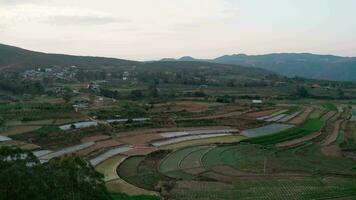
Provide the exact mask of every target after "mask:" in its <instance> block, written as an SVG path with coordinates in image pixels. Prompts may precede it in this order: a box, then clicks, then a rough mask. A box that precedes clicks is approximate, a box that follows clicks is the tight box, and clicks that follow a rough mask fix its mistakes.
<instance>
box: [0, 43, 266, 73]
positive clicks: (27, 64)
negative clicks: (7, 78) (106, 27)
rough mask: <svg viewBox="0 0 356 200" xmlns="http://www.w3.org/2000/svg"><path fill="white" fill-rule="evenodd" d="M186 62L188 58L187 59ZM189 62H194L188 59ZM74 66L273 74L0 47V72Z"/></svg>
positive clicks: (219, 66)
mask: <svg viewBox="0 0 356 200" xmlns="http://www.w3.org/2000/svg"><path fill="white" fill-rule="evenodd" d="M187 60H188V59H187ZM190 60H194V59H193V58H191V59H190ZM72 65H75V66H77V67H80V68H85V69H93V70H96V71H100V70H106V71H111V72H112V71H118V70H125V71H130V72H135V73H142V72H149V73H163V72H184V73H186V74H188V73H195V74H200V75H202V74H204V75H211V76H217V75H218V74H220V75H227V74H229V75H232V74H234V75H238V76H239V77H244V78H247V79H249V78H252V79H255V78H261V77H264V76H266V75H271V74H273V73H272V72H269V71H267V70H263V69H258V68H251V67H243V66H237V65H231V64H220V63H211V62H201V61H194V62H192V61H186V62H172V61H170V62H168V61H157V62H138V61H129V60H122V59H116V58H104V57H89V56H72V55H64V54H48V53H41V52H35V51H29V50H25V49H21V48H17V47H13V46H8V45H3V44H0V71H16V72H23V71H24V70H26V69H32V68H37V67H50V66H59V67H66V66H72Z"/></svg>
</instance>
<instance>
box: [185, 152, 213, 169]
mask: <svg viewBox="0 0 356 200" xmlns="http://www.w3.org/2000/svg"><path fill="white" fill-rule="evenodd" d="M211 148H212V147H205V148H202V149H199V150H197V151H194V152H191V153H190V154H188V155H187V156H186V157H185V158H183V159H182V160H181V161H180V163H179V168H180V169H192V168H198V167H202V164H201V158H202V157H203V156H204V154H205V153H206V152H208V151H209V150H210V149H211Z"/></svg>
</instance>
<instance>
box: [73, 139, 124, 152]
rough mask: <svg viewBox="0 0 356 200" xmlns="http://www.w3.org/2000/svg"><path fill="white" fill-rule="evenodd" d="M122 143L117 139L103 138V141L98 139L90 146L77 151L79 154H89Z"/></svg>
mask: <svg viewBox="0 0 356 200" xmlns="http://www.w3.org/2000/svg"><path fill="white" fill-rule="evenodd" d="M121 144H122V143H121V142H119V141H116V140H113V139H111V140H103V141H98V142H96V143H95V144H94V145H91V146H90V147H88V148H86V149H83V150H80V151H78V152H77V154H78V155H82V156H86V155H89V154H91V153H93V152H95V151H97V150H100V149H104V148H110V147H115V146H119V145H121Z"/></svg>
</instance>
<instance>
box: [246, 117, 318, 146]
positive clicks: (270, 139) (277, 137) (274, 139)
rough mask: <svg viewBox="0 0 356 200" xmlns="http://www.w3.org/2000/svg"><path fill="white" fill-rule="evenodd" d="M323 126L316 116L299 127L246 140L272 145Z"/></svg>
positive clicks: (298, 136)
mask: <svg viewBox="0 0 356 200" xmlns="http://www.w3.org/2000/svg"><path fill="white" fill-rule="evenodd" d="M323 126H324V122H323V121H322V120H320V119H318V118H313V119H312V118H310V119H308V120H307V121H306V122H304V123H303V124H302V125H301V126H299V127H295V128H291V129H288V130H286V131H282V132H279V133H276V134H273V135H267V136H262V137H258V138H253V139H249V140H248V141H249V142H251V143H253V144H262V145H274V144H277V143H280V142H284V141H287V140H292V139H296V138H300V137H303V136H306V135H308V134H311V133H313V132H316V131H319V130H320V129H321V128H322V127H323Z"/></svg>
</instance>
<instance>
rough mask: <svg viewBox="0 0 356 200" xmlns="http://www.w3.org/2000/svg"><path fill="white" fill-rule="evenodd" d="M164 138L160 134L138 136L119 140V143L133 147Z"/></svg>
mask: <svg viewBox="0 0 356 200" xmlns="http://www.w3.org/2000/svg"><path fill="white" fill-rule="evenodd" d="M160 138H162V137H161V136H160V135H159V134H158V133H148V134H138V135H134V136H127V137H121V138H119V141H121V142H123V143H126V144H131V145H144V144H148V143H149V142H150V141H152V140H157V139H160Z"/></svg>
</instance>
